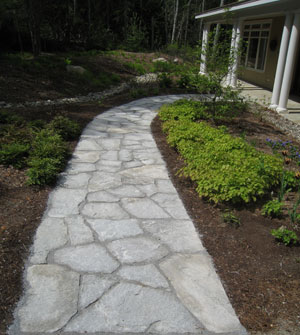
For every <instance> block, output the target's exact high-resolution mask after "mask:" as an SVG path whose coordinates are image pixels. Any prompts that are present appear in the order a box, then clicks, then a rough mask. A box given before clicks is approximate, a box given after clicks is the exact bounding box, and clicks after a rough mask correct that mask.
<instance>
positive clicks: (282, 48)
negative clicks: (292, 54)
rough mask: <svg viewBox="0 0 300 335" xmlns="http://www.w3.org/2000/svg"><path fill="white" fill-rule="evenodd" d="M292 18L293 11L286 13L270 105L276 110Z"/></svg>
mask: <svg viewBox="0 0 300 335" xmlns="http://www.w3.org/2000/svg"><path fill="white" fill-rule="evenodd" d="M292 18H293V15H292V14H291V13H288V14H287V15H286V17H285V23H284V27H283V31H282V37H281V44H280V51H279V56H278V61H277V68H276V75H275V81H274V86H273V94H272V100H271V105H270V106H269V108H270V109H274V110H276V108H277V107H278V103H279V96H280V90H281V84H282V78H283V72H284V66H285V61H286V55H287V51H288V46H289V40H290V34H291V28H292Z"/></svg>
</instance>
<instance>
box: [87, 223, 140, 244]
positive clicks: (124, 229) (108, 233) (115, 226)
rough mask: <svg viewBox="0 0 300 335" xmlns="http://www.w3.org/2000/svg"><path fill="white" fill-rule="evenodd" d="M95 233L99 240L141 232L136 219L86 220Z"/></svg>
mask: <svg viewBox="0 0 300 335" xmlns="http://www.w3.org/2000/svg"><path fill="white" fill-rule="evenodd" d="M87 221H88V223H89V224H90V225H91V227H92V228H93V229H94V230H95V232H96V233H97V235H98V237H99V240H100V241H107V240H116V239H120V238H124V237H129V236H136V235H139V234H143V230H142V229H141V228H140V227H139V225H138V224H137V222H138V221H137V220H121V221H112V220H91V219H89V220H87Z"/></svg>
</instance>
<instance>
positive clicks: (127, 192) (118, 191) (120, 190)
mask: <svg viewBox="0 0 300 335" xmlns="http://www.w3.org/2000/svg"><path fill="white" fill-rule="evenodd" d="M109 193H112V194H115V195H117V196H119V197H120V198H125V197H127V198H142V197H144V196H145V194H144V193H142V192H141V191H140V190H139V189H138V188H136V187H135V186H133V185H123V186H120V187H117V188H114V189H110V190H109Z"/></svg>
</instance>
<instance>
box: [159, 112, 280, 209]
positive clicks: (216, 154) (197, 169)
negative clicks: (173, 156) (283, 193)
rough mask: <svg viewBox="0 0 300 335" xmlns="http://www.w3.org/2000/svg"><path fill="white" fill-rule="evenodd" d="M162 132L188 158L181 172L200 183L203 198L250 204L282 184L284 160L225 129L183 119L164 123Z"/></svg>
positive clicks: (198, 190) (200, 193) (198, 186)
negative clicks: (258, 149)
mask: <svg viewBox="0 0 300 335" xmlns="http://www.w3.org/2000/svg"><path fill="white" fill-rule="evenodd" d="M163 130H164V131H165V132H167V140H168V143H169V144H170V145H171V146H174V147H175V148H176V149H177V150H178V152H179V153H180V154H181V155H182V156H183V158H184V159H185V163H186V166H185V167H184V168H183V169H182V173H183V174H184V175H185V176H187V177H190V178H191V179H192V180H194V181H195V182H196V183H197V192H198V193H199V195H200V196H201V197H206V198H208V199H209V200H212V201H214V202H219V201H230V202H245V203H247V202H250V201H256V199H257V197H260V196H263V195H264V194H266V193H267V192H268V191H269V190H270V189H271V188H272V187H274V186H276V185H278V184H279V182H280V177H281V174H282V160H281V159H280V158H278V157H274V156H271V155H267V154H264V153H262V152H259V151H257V150H256V149H255V148H253V147H252V146H251V145H249V144H247V143H246V142H245V141H243V140H242V139H240V138H235V137H232V136H231V135H229V134H228V133H227V131H226V128H225V127H220V128H213V127H211V126H209V125H208V124H207V123H205V122H200V123H196V122H192V121H190V120H184V119H183V120H179V121H174V120H171V121H167V122H165V123H164V125H163Z"/></svg>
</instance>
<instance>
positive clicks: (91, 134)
mask: <svg viewBox="0 0 300 335" xmlns="http://www.w3.org/2000/svg"><path fill="white" fill-rule="evenodd" d="M99 128H100V127H99ZM102 128H103V127H102ZM102 128H100V129H99V130H97V127H95V129H94V127H93V126H87V127H86V128H85V129H84V131H83V132H82V134H81V137H82V138H106V137H108V134H106V133H101V132H100V131H101V130H102ZM103 131H105V130H103Z"/></svg>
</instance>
